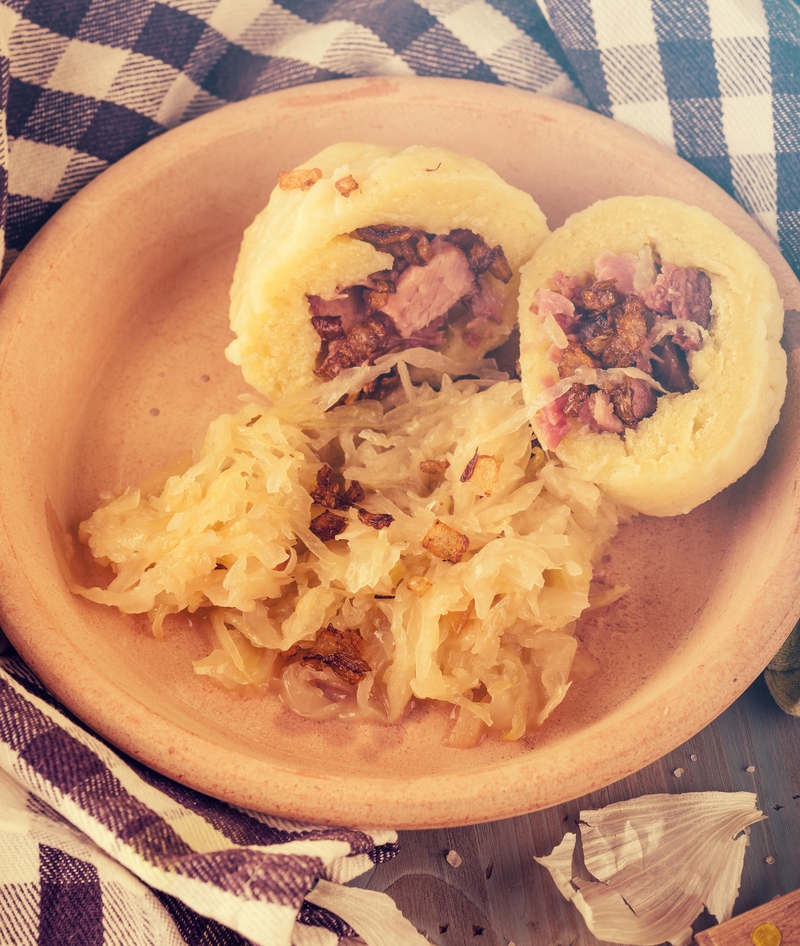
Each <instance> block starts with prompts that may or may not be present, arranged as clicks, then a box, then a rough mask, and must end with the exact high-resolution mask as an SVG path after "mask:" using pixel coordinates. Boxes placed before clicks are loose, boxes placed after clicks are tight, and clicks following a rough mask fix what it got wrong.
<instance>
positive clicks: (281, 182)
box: [278, 168, 358, 191]
mask: <svg viewBox="0 0 800 946" xmlns="http://www.w3.org/2000/svg"><path fill="white" fill-rule="evenodd" d="M321 177H322V171H321V170H320V169H319V168H295V169H294V170H293V171H279V172H278V187H280V189H281V190H282V191H297V190H300V191H307V190H311V188H312V187H313V186H314V185H315V184H316V183H317V181H318V180H319V179H320V178H321ZM356 187H358V185H356Z"/></svg>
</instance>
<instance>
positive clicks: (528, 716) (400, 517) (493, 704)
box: [78, 350, 624, 746]
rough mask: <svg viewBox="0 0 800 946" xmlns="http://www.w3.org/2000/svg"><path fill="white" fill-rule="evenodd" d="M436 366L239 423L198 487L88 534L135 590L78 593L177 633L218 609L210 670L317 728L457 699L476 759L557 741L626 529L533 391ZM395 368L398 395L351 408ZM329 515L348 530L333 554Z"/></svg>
mask: <svg viewBox="0 0 800 946" xmlns="http://www.w3.org/2000/svg"><path fill="white" fill-rule="evenodd" d="M437 359H438V361H437ZM433 361H436V362H437V367H441V366H442V365H444V366H445V367H446V365H447V362H446V359H444V358H443V356H441V355H437V354H435V353H432V352H419V351H413V350H412V351H407V352H404V353H402V354H400V355H395V356H392V357H391V358H390V359H385V360H384V362H383V363H382V364H381V365H379V366H377V367H371V368H369V367H364V368H360V369H352V370H351V371H350V372H348V373H345V375H346V376H340V377H338V378H337V379H336V380H335V381H332V382H330V383H328V384H324V385H319V386H317V387H316V388H314V389H313V390H311V391H308V392H306V393H302V394H297V395H292V396H290V397H286V398H283V399H281V400H279V401H277V402H276V403H274V404H272V405H268V404H266V403H262V402H257V401H250V402H247V403H244V404H243V405H242V407H241V408H240V409H239V410H238V411H236V412H235V413H231V414H223V415H222V416H221V417H219V418H218V419H217V420H215V421H214V422H213V423H212V424H211V425H210V427H209V429H208V432H207V434H206V436H205V439H204V441H203V443H202V445H201V446H200V447H199V449H198V450H197V451H196V455H195V456H194V458H193V459H192V460H191V461H187V462H186V463H185V464H184V468H183V469H181V470H180V471H179V472H173V473H172V474H171V475H166V474H165V475H164V476H163V477H162V478H161V481H160V482H159V483H158V485H157V486H156V488H151V489H150V490H149V491H146V492H145V491H143V490H142V489H138V488H129V489H127V490H126V491H125V492H124V493H123V494H122V495H121V496H119V497H117V498H114V499H111V500H110V501H108V502H107V503H106V504H105V505H103V506H102V507H101V508H99V509H98V510H97V511H96V512H95V513H94V514H93V515H92V516H91V518H90V519H88V520H87V521H86V522H84V523H82V524H81V527H80V538H81V540H82V541H84V542H85V543H87V544H88V546H89V548H90V550H91V553H92V555H93V556H94V557H95V558H96V559H97V560H98V561H99V562H100V563H102V564H105V565H108V566H110V568H111V570H112V571H113V573H114V577H113V579H112V580H111V581H110V583H109V585H108V587H107V588H105V589H102V588H83V589H78V590H79V591H80V593H81V594H83V595H85V596H86V597H87V598H89V599H91V600H92V601H96V602H101V603H103V604H107V605H113V606H115V607H117V608H119V609H120V610H121V611H123V612H125V613H144V612H146V613H148V614H149V616H150V618H151V620H152V626H153V631H154V633H155V634H156V635H157V636H161V634H162V632H163V631H162V624H163V621H164V618H165V616H167V615H169V614H174V613H177V612H180V611H186V612H189V613H195V612H201V613H202V615H203V616H204V617H205V620H204V621H200V622H197V621H196V620H195V621H194V622H193V623H194V624H195V625H197V624H198V623H199V624H200V625H201V626H205V628H206V630H207V632H208V634H209V636H210V638H211V639H212V641H213V649H212V651H211V653H209V655H208V656H207V657H205V658H204V659H202V660H199V661H197V662H195V665H194V669H195V671H196V672H197V673H200V674H205V675H207V676H209V677H211V678H213V679H215V680H217V681H219V682H220V683H222V684H225V685H226V686H230V687H234V688H245V689H249V690H253V691H257V690H258V689H259V688H260V689H266V688H270V687H271V688H278V689H279V690H280V692H281V695H282V697H283V699H284V700H285V702H286V703H287V704H288V705H289V706H290V707H291V708H292V709H294V710H296V711H297V712H299V713H301V714H303V715H306V716H310V717H313V718H326V717H342V718H359V719H372V720H379V721H383V722H389V723H393V722H396V721H398V720H400V719H401V718H402V717H403V716H404V714H406V712H407V711H408V710H409V707H410V706H411V705H412V702H413V701H414V700H433V701H441V702H442V703H444V704H450V706H449V707H448V710H449V711H451V712H452V713H453V718H454V720H455V723H454V727H453V731H452V734H451V736H450V744H451V745H456V746H468V745H474V744H476V743H477V742H479V741H480V739H481V738H482V737H483V736H484V734H485V733H487V732H488V731H494V732H497V733H499V734H502V736H503V737H504V738H507V739H518V738H519V737H521V736H523V735H524V734H525V733H526V732H528V731H530V730H531V729H533V728H535V727H537V726H539V725H540V724H541V723H542V722H543V721H544V720H545V718H546V717H547V716H548V715H549V714H550V713H551V712H552V710H553V709H554V708H555V707H556V706H557V705H558V704H559V703H560V702H561V700H562V699H563V698H564V696H565V694H566V692H567V689H568V687H569V686H570V681H571V673H572V674H573V675H574V674H575V673H576V672H578V671H577V666H578V664H580V666H581V667H582V668H585V667H586V663H587V662H586V660H584V661H580V660H579V661H578V662H577V664H574V658H575V655H576V649H577V646H578V642H577V639H576V637H575V636H574V630H575V623H576V621H577V619H578V618H579V617H580V615H581V614H582V613H583V612H584V611H586V609H587V608H589V607H590V606H591V604H592V601H593V600H595V599H596V601H597V603H598V604H600V603H602V604H605V603H608V602H609V601H610V600H613V599H614V598H615V597H616V596H617V594H619V593H621V591H622V590H624V589H612V590H610V591H609V589H608V588H604V587H602V586H598V585H597V583H594V582H593V578H592V572H593V566H594V565H595V564H596V563H597V561H598V559H599V557H600V556H601V555H602V553H603V550H604V547H605V545H606V543H607V541H608V540H609V539H610V538H611V537H612V536H613V535H614V534H615V532H616V530H617V525H618V519H619V511H618V509H617V507H616V505H615V504H614V503H613V502H611V501H610V500H609V499H608V498H606V497H605V496H604V495H603V493H602V492H601V490H600V489H599V488H598V487H597V486H596V485H594V484H593V483H591V482H588V481H587V480H586V479H585V478H584V477H583V476H582V475H581V474H580V473H578V472H576V471H574V470H570V469H566V468H565V467H563V466H562V464H561V463H560V461H559V460H557V459H555V458H553V457H548V456H547V455H546V454H545V452H544V451H543V450H542V449H541V448H540V447H539V446H538V445H537V443H536V441H535V438H534V436H533V432H532V429H531V426H530V423H529V420H528V417H529V412H528V409H527V408H526V406H525V403H524V399H523V395H522V388H521V385H520V383H519V382H518V381H516V380H508V379H506V380H498V378H501V377H503V376H502V375H500V374H499V373H498V372H496V371H491V370H486V369H484V370H483V371H479V372H477V374H478V376H476V377H471V378H466V379H461V380H451V378H450V377H449V376H448V375H447V374H444V375H443V377H442V380H441V384H440V386H439V387H438V389H437V388H434V387H432V386H431V385H430V384H428V383H427V382H423V383H421V384H415V383H414V382H413V381H412V375H413V371H414V367H413V366H414V363H417V364H418V365H421V366H422V367H425V368H430V367H432V366H433V364H432V363H433ZM391 366H394V368H395V370H396V371H397V372H398V374H399V377H400V381H401V386H400V387H399V388H398V389H397V390H396V391H395V392H394V393H393V394H392V395H391V396H390V397H389V398H388V399H385V400H384V401H382V402H381V401H377V400H358V399H353V397H352V396H351V397H349V398H347V397H345V398H342V395H343V394H344V393H345V391H347V390H359V389H360V387H361V386H362V384H363V383H364V381H365V379H368V378H369V377H372V376H374V375H375V373H377V372H379V371H381V370H383V371H385V370H386V369H387V368H388V367H391ZM337 402H339V403H337ZM332 405H333V406H332ZM320 484H322V485H320ZM354 484H355V485H354ZM346 496H347V497H349V498H345V497H346ZM315 497H316V499H315ZM325 497H327V498H325ZM337 497H338V498H337ZM351 500H352V501H351ZM320 502H322V503H324V504H325V505H320ZM323 515H326V516H331V515H333V516H339V517H340V518H341V519H343V520H344V521H343V522H341V523H339V525H340V526H341V531H339V532H338V534H336V535H335V537H333V538H328V539H327V540H323V538H321V537H320V530H319V529H318V528H315V527H314V522H315V521H316V520H317V517H320V516H323ZM322 535H323V536H325V535H326V533H324V532H323V533H322ZM453 536H458V537H460V538H457V539H456V540H455V545H454V548H456V550H457V553H453V554H450V552H449V551H448V549H449V548H450V546H449V545H448V544H447V543H448V541H451V540H452V537H453ZM323 644H324V646H323ZM337 648H338V651H337ZM331 653H336V654H338V656H337V658H336V660H334V659H333V658H332V657H331V656H330V654H331ZM342 661H344V663H345V664H347V666H348V667H349V670H348V672H347V673H345V672H337V666H339V664H341V663H342ZM348 661H349V663H348ZM359 668H360V669H359Z"/></svg>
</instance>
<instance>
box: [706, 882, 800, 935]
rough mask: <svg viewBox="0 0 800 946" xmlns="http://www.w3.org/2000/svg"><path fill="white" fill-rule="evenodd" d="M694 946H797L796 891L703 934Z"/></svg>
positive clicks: (799, 915)
mask: <svg viewBox="0 0 800 946" xmlns="http://www.w3.org/2000/svg"><path fill="white" fill-rule="evenodd" d="M695 943H696V944H697V946H800V890H793V891H792V892H791V893H787V894H784V895H783V896H782V897H778V898H776V899H775V900H770V902H769V903H765V904H764V905H763V906H760V907H756V909H755V910H748V911H747V913H743V914H742V915H741V916H735V917H734V918H733V919H732V920H728V921H727V922H726V923H721V924H720V925H719V926H713V927H712V928H711V929H710V930H703V932H702V933H698V934H697V936H696V937H695Z"/></svg>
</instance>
